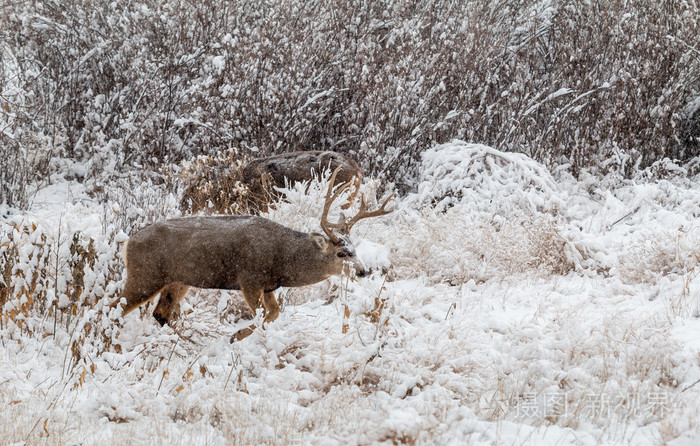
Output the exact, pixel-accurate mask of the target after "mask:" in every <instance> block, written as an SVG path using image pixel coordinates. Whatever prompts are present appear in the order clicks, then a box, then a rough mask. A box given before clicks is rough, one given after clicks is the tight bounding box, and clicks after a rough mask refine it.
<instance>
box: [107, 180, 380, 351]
mask: <svg viewBox="0 0 700 446" xmlns="http://www.w3.org/2000/svg"><path fill="white" fill-rule="evenodd" d="M338 172H339V168H336V170H335V171H334V172H333V175H332V176H331V180H330V184H329V186H328V191H327V193H326V201H325V203H324V210H323V214H322V216H321V228H322V229H323V231H324V232H325V234H326V236H323V235H321V234H319V233H314V232H312V233H304V232H299V231H295V230H293V229H290V228H287V227H285V226H282V225H280V224H278V223H275V222H273V221H271V220H268V219H266V218H263V217H258V216H199V217H186V218H176V219H172V220H165V221H161V222H157V223H154V224H152V225H150V226H147V227H146V228H144V229H142V230H140V231H138V232H136V233H135V234H133V235H132V236H131V237H130V238H129V240H128V242H127V244H126V247H125V256H124V257H125V262H126V271H127V274H126V283H125V285H124V289H123V291H122V293H121V296H120V299H119V300H118V301H116V302H114V303H113V304H112V307H116V306H118V305H120V304H123V313H122V315H126V314H128V313H130V312H131V311H133V310H135V309H136V308H138V307H139V306H140V305H143V304H145V303H146V302H149V301H151V300H153V299H154V298H155V297H156V296H157V295H158V294H159V293H160V300H159V301H158V304H157V305H156V308H155V310H154V312H153V316H154V317H155V318H156V320H158V322H159V323H160V324H161V325H164V324H166V323H170V322H172V321H173V320H174V319H175V318H177V316H178V314H179V312H180V307H179V302H180V301H181V300H182V298H183V297H184V296H185V293H186V292H187V289H188V288H189V287H191V286H192V287H198V288H218V289H225V290H240V291H242V292H243V297H244V298H245V301H246V303H247V304H248V306H249V307H250V308H251V310H253V312H255V311H256V310H257V309H258V308H259V307H260V305H262V307H263V310H264V314H265V317H264V320H265V322H266V323H267V322H272V321H274V320H275V319H276V318H277V316H278V315H279V312H280V309H279V304H278V302H277V299H276V298H275V296H274V293H273V291H274V290H276V289H277V288H279V287H298V286H303V285H310V284H313V283H316V282H319V281H321V280H324V279H326V278H327V277H329V276H332V275H337V274H341V273H342V272H343V271H344V269H345V268H352V269H354V270H355V271H356V272H357V274H358V275H364V272H365V271H364V266H363V265H362V262H361V261H359V260H358V259H357V256H356V255H355V248H354V246H353V244H352V242H351V241H350V239H349V238H348V236H347V235H348V234H349V232H350V229H351V228H352V226H353V225H354V224H355V223H356V222H357V221H359V220H360V219H363V218H368V217H374V216H379V215H385V214H388V213H389V212H391V211H392V210H386V209H385V207H386V204H387V203H388V201H389V199H391V196H390V197H389V198H387V199H386V200H385V201H384V202H383V204H382V205H381V207H380V208H378V209H377V210H375V211H371V212H369V211H367V207H366V204H365V200H364V197H362V201H361V205H360V209H359V211H358V213H357V214H356V215H355V216H354V217H350V218H345V219H343V220H341V221H340V222H339V223H329V222H328V211H329V209H330V206H331V204H332V203H333V201H335V200H336V199H337V198H338V196H339V195H340V193H341V192H343V190H345V189H346V188H347V187H349V184H348V183H346V184H343V185H340V186H339V187H338V188H337V189H336V191H335V193H333V194H332V189H333V186H334V183H335V180H336V175H337V174H338ZM335 230H337V231H338V232H335ZM253 328H254V327H253V326H250V327H248V328H245V329H243V330H241V331H239V332H238V333H237V334H236V339H243V338H244V337H246V336H248V335H250V334H251V333H252V331H253Z"/></svg>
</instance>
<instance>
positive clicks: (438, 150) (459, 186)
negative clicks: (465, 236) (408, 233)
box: [411, 140, 563, 215]
mask: <svg viewBox="0 0 700 446" xmlns="http://www.w3.org/2000/svg"><path fill="white" fill-rule="evenodd" d="M422 157H423V159H422V163H421V175H420V180H419V184H418V193H417V194H415V195H414V196H412V197H411V201H412V202H413V203H412V204H413V205H415V206H416V207H434V208H435V209H436V210H437V211H438V212H443V211H445V210H446V209H448V208H450V207H453V206H455V205H457V204H463V205H468V206H469V207H470V208H473V209H476V210H480V211H486V212H490V213H498V214H502V215H512V214H513V213H514V212H518V213H524V214H527V215H533V214H536V213H538V212H554V211H556V210H557V209H558V208H560V206H561V204H562V202H563V200H562V198H561V196H562V193H561V191H560V190H559V189H558V187H557V184H556V183H555V181H554V179H553V178H552V176H551V174H550V173H549V171H548V170H547V169H546V168H545V167H544V166H543V165H541V164H539V163H537V162H536V161H534V160H532V159H531V158H529V157H527V156H525V155H523V154H520V153H507V152H500V151H498V150H496V149H493V148H491V147H488V146H484V145H481V144H469V143H466V142H464V141H459V140H455V141H452V142H450V143H447V144H442V145H439V146H436V147H434V148H432V149H429V150H426V151H425V152H423V155H422Z"/></svg>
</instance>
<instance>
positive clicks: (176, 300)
mask: <svg viewBox="0 0 700 446" xmlns="http://www.w3.org/2000/svg"><path fill="white" fill-rule="evenodd" d="M189 288H190V287H189V286H187V285H185V284H183V283H182V282H175V283H171V284H170V285H166V286H164V287H163V288H162V289H161V290H160V299H159V300H158V305H156V309H155V310H153V317H154V318H155V319H156V320H157V321H158V323H159V324H160V326H161V327H162V326H163V325H165V324H170V323H171V322H173V321H174V320H175V319H177V318H178V316H179V315H180V301H181V300H182V299H183V298H184V297H185V294H187V290H188V289H189Z"/></svg>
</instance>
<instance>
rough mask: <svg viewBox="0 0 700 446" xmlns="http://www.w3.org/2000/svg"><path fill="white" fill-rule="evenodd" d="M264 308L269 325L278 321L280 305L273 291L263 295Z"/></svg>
mask: <svg viewBox="0 0 700 446" xmlns="http://www.w3.org/2000/svg"><path fill="white" fill-rule="evenodd" d="M263 308H265V322H267V323H269V322H272V321H274V320H275V319H277V316H279V314H280V305H279V303H278V302H277V299H276V298H275V293H273V292H272V291H269V292H266V293H265V294H264V295H263Z"/></svg>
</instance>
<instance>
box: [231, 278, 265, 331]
mask: <svg viewBox="0 0 700 446" xmlns="http://www.w3.org/2000/svg"><path fill="white" fill-rule="evenodd" d="M241 291H243V297H244V298H245V301H246V303H247V304H248V306H249V307H250V309H251V310H253V314H255V312H256V311H257V309H258V308H259V307H260V298H261V297H262V294H263V290H262V289H260V288H246V287H241ZM253 330H255V325H249V326H248V327H246V328H242V329H240V330H238V332H236V334H235V335H233V337H232V338H231V342H233V341H234V339H235V340H236V341H240V340H241V339H245V338H247V337H248V336H250V335H251V334H252V333H253Z"/></svg>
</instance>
